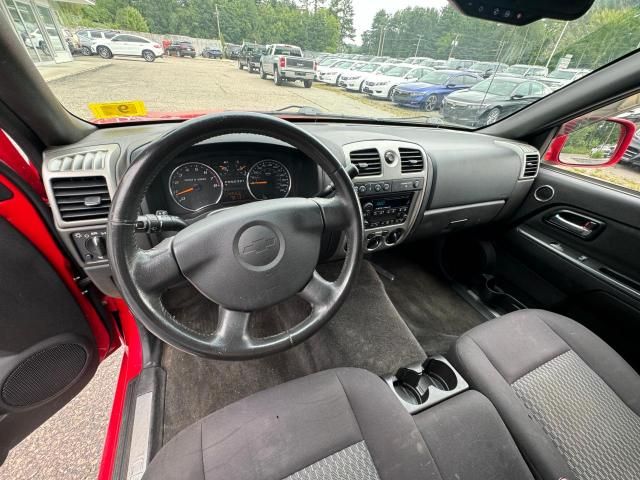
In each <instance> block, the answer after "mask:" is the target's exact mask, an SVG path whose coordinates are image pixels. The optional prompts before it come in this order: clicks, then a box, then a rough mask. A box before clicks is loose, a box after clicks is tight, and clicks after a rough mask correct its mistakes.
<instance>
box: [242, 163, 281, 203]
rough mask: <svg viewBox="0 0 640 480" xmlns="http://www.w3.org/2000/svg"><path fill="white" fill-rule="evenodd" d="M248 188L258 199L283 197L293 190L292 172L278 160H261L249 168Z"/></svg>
mask: <svg viewBox="0 0 640 480" xmlns="http://www.w3.org/2000/svg"><path fill="white" fill-rule="evenodd" d="M247 188H248V189H249V193H250V194H251V196H252V197H253V198H255V199H256V200H268V199H271V198H283V197H286V196H287V195H289V191H290V190H291V174H290V173H289V170H287V167H285V166H284V165H283V164H282V163H280V162H278V161H277V160H270V159H265V160H260V161H259V162H258V163H256V164H255V165H254V166H253V167H251V170H249V174H248V175H247Z"/></svg>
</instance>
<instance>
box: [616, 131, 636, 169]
mask: <svg viewBox="0 0 640 480" xmlns="http://www.w3.org/2000/svg"><path fill="white" fill-rule="evenodd" d="M620 164H621V165H628V166H629V167H631V168H636V169H640V130H639V131H636V133H635V135H634V136H633V138H632V139H631V143H630V144H629V146H628V147H627V149H626V150H625V152H624V154H623V155H622V158H621V159H620Z"/></svg>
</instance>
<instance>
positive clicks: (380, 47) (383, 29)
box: [376, 25, 387, 57]
mask: <svg viewBox="0 0 640 480" xmlns="http://www.w3.org/2000/svg"><path fill="white" fill-rule="evenodd" d="M386 28H387V26H386V25H385V26H384V27H382V29H381V30H380V39H379V40H378V52H377V53H376V56H377V57H379V56H380V50H381V49H382V37H383V36H384V32H385V29H386Z"/></svg>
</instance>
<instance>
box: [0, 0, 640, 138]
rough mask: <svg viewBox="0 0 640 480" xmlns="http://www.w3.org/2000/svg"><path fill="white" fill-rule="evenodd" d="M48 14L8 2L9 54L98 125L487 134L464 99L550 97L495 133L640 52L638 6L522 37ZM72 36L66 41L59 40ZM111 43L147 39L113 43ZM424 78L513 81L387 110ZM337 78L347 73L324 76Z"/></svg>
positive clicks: (299, 0)
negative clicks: (221, 116) (389, 126)
mask: <svg viewBox="0 0 640 480" xmlns="http://www.w3.org/2000/svg"><path fill="white" fill-rule="evenodd" d="M45 3H47V5H48V7H47V8H49V9H51V10H53V12H52V13H53V15H54V18H55V19H56V22H53V23H52V25H51V27H50V26H49V25H48V24H47V25H44V26H43V25H42V24H43V22H42V19H41V18H40V17H37V15H27V14H26V13H25V12H27V10H28V9H21V8H20V7H19V5H22V3H20V2H18V1H17V0H16V1H8V2H5V4H6V5H5V10H6V11H7V17H8V21H9V23H10V25H11V31H12V33H13V35H14V36H15V41H16V42H19V43H20V45H22V47H23V48H24V51H25V52H26V54H27V55H28V56H29V57H30V59H31V60H32V61H33V62H34V63H35V64H36V66H37V68H38V70H39V71H40V72H41V74H42V76H43V78H44V80H45V81H46V82H47V83H48V85H49V87H50V88H51V90H52V91H53V93H54V95H55V96H56V97H57V98H58V99H59V100H60V102H61V103H62V104H63V106H64V107H66V108H67V109H68V110H69V111H71V112H72V113H73V114H74V115H77V116H79V117H81V118H83V119H86V120H88V121H92V122H97V123H108V122H124V121H147V120H149V121H153V120H162V119H181V118H190V117H193V116H197V115H202V114H206V113H210V112H221V111H238V110H240V111H254V112H278V111H280V110H282V111H281V112H278V113H275V114H278V115H326V116H332V115H333V116H339V117H364V118H367V119H373V120H376V121H380V122H382V121H387V120H390V119H394V120H397V121H406V122H412V123H419V124H423V125H424V124H427V123H428V124H433V125H438V126H440V127H443V128H446V127H448V126H456V127H461V128H469V129H475V128H479V127H481V126H483V125H485V123H486V121H485V117H486V113H487V112H486V111H484V110H482V109H480V108H475V106H474V108H471V106H469V105H471V103H472V102H471V101H470V100H467V101H465V100H464V98H465V97H469V96H470V95H471V96H473V95H472V94H473V93H474V92H478V91H486V92H487V94H488V95H492V94H495V95H500V96H504V95H509V94H510V93H512V91H514V90H515V89H516V88H517V85H516V84H515V83H510V82H509V81H508V80H509V79H511V80H518V78H515V77H523V76H524V75H528V76H533V75H535V76H536V79H537V80H540V81H541V82H542V83H543V84H544V85H542V84H539V85H536V86H535V87H534V86H531V87H530V91H529V92H528V93H526V95H525V97H523V98H522V99H521V100H520V101H518V102H512V104H509V105H502V104H500V105H494V107H497V108H499V109H501V111H502V112H508V113H505V114H504V115H501V119H500V121H502V117H506V116H508V115H509V114H511V113H512V112H514V111H516V110H518V109H522V108H528V106H529V105H530V104H531V103H533V102H534V101H536V100H537V98H539V97H540V95H558V96H561V95H562V94H563V92H562V89H563V88H564V86H565V85H566V84H567V83H570V82H572V81H575V80H576V78H578V77H580V76H582V75H583V71H584V72H587V74H588V72H591V71H593V70H596V69H598V68H600V67H603V66H605V65H607V64H609V63H611V62H615V61H616V60H617V59H619V58H621V57H623V56H626V55H627V54H629V53H630V52H632V51H635V50H636V49H637V48H638V47H639V46H640V4H639V2H638V0H595V1H594V3H593V6H592V7H591V9H590V10H589V11H588V12H587V13H586V14H585V15H584V16H583V17H581V18H579V19H577V20H574V21H569V22H567V21H559V20H548V19H543V20H540V21H537V22H534V23H531V24H529V25H526V26H523V27H516V26H512V25H506V24H501V23H497V22H491V21H486V20H481V19H476V18H470V17H465V16H464V15H462V14H461V13H460V12H459V11H458V10H456V9H455V8H454V7H452V6H451V5H449V3H448V1H447V0H402V1H400V2H384V1H383V0H317V1H316V0H314V1H307V0H268V1H265V0H219V1H218V0H216V1H214V2H211V1H210V0H188V1H185V0H162V1H161V2H156V1H148V0H145V1H133V0H117V1H116V0H90V1H89V0H82V1H80V0H78V1H73V2H70V1H52V2H45ZM481 3H482V2H481ZM484 4H485V8H489V7H487V5H488V4H486V2H485V3H484ZM43 5H44V4H43ZM34 8H39V7H34ZM30 11H31V10H29V12H30ZM29 12H27V13H29ZM25 15H26V16H25ZM36 17H37V18H36ZM54 30H55V32H54ZM67 30H68V31H69V32H70V33H71V36H69V35H66V36H65V33H64V32H65V31H67ZM77 32H83V35H80V36H78V35H75V33H77ZM55 33H57V35H56V34H55ZM116 34H119V35H122V36H124V37H126V38H133V37H134V36H135V37H138V38H140V37H142V39H143V40H137V41H132V40H128V41H113V40H111V37H113V36H114V35H116ZM65 39H66V41H65ZM175 45H180V46H181V47H184V46H187V45H191V46H192V47H193V48H192V49H186V48H180V47H178V48H177V47H176V46H175ZM242 45H245V49H244V50H242V51H241V50H240V49H241V46H242ZM261 45H266V46H267V47H265V50H263V51H262V56H261V57H260V58H259V59H257V58H254V56H248V55H247V53H248V52H249V51H250V50H254V51H258V52H259V51H260V50H261V49H262V47H261ZM172 46H173V47H172ZM361 62H370V63H366V64H364V65H359V64H360V63H361ZM405 62H412V63H413V66H408V65H407V63H405ZM380 64H384V65H382V66H379V65H380ZM423 65H428V66H434V67H435V68H441V69H446V72H447V73H444V72H443V71H440V72H438V71H435V72H429V73H427V72H424V71H420V72H418V71H417V72H416V73H417V74H418V73H419V74H423V75H422V77H421V78H420V81H421V82H426V83H432V84H437V85H443V84H445V83H446V82H447V77H449V76H451V75H453V73H455V71H458V72H460V74H461V76H460V77H459V82H460V85H459V87H464V86H467V85H468V86H471V85H472V84H473V82H474V81H475V80H474V76H472V75H465V74H464V72H465V71H468V70H470V69H471V70H474V71H475V72H476V73H478V74H479V75H481V76H483V75H490V74H492V73H493V72H496V71H497V72H502V71H504V72H505V73H507V74H513V75H515V77H514V76H511V77H509V76H505V77H502V78H501V77H500V73H497V75H496V76H495V77H494V78H493V79H492V78H488V79H486V80H483V81H481V82H480V83H477V84H476V85H475V86H472V87H471V91H469V89H466V88H459V87H456V88H452V89H447V91H446V92H443V93H438V96H439V108H434V109H426V108H425V105H423V104H420V105H418V104H415V105H414V104H411V105H408V104H407V105H404V104H402V103H400V102H398V101H395V98H394V95H393V92H394V90H395V88H396V86H397V85H400V84H401V83H403V82H407V81H408V79H407V78H403V77H406V74H407V73H408V72H409V71H410V70H411V68H412V67H413V68H415V67H420V66H423ZM334 66H335V67H336V69H344V70H339V71H337V72H336V75H331V76H325V75H322V76H321V74H323V73H325V72H327V71H329V72H330V71H331V70H327V69H330V68H331V67H334ZM318 67H322V68H320V69H318ZM347 69H350V70H352V71H358V72H362V73H363V75H361V76H360V77H358V80H357V81H346V80H345V79H344V78H342V77H348V78H350V77H353V76H354V75H353V74H351V73H349V75H347V74H346V73H345V70H347ZM547 72H551V73H547ZM365 74H366V75H365ZM383 74H384V75H388V76H390V77H394V78H396V79H397V80H394V81H390V83H389V84H388V85H386V86H384V88H379V89H377V90H376V91H373V90H370V89H368V88H367V85H366V84H363V83H362V82H364V81H365V80H366V79H367V78H368V77H371V76H373V77H375V76H376V75H383ZM414 76H416V75H414ZM546 78H548V79H549V80H548V81H547V80H546ZM390 80H391V79H390ZM412 81H413V80H412ZM376 87H377V86H376ZM516 93H519V91H518V92H516ZM476 96H477V94H476ZM416 98H417V99H418V101H420V100H419V99H420V97H416ZM456 98H460V102H459V104H458V105H459V106H458V107H457V108H455V109H448V108H447V102H446V101H447V99H451V102H452V104H454V103H455V99H456ZM372 99H375V101H373V100H372ZM292 106H296V107H292ZM416 107H418V108H416ZM283 109H284V110H283Z"/></svg>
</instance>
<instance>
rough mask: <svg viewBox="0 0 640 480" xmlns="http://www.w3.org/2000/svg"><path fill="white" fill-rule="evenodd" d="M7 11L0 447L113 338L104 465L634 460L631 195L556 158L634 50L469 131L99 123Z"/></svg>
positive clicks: (636, 288) (0, 217)
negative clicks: (117, 359)
mask: <svg viewBox="0 0 640 480" xmlns="http://www.w3.org/2000/svg"><path fill="white" fill-rule="evenodd" d="M454 3H455V4H456V6H457V7H458V8H459V9H461V11H462V12H463V13H465V14H467V15H471V16H474V17H479V18H482V19H485V20H486V19H487V18H488V19H489V21H490V20H491V18H492V17H491V8H482V9H479V8H478V5H480V4H479V3H478V2H475V1H470V2H467V1H460V0H454ZM591 3H592V1H590V0H572V1H566V2H552V1H524V0H519V1H515V0H514V1H511V0H501V1H500V2H496V4H500V5H499V6H500V8H501V9H503V10H504V9H506V8H511V9H512V10H513V11H514V12H517V14H514V15H513V16H509V17H508V18H505V17H502V18H501V21H503V22H506V23H511V24H514V25H521V26H522V28H526V25H529V24H530V23H531V22H533V21H536V20H538V19H540V18H555V19H561V20H566V21H571V20H573V19H576V18H579V17H580V16H581V15H583V14H584V13H585V12H586V11H587V10H588V9H589V7H590V6H591ZM496 8H497V7H496ZM5 22H6V21H5V20H4V19H3V17H0V45H2V48H1V49H0V62H1V63H2V65H5V66H9V67H7V68H3V74H2V76H3V79H2V81H1V82H0V128H1V129H2V132H1V133H2V135H1V136H0V154H1V155H0V159H1V161H0V231H1V233H0V275H1V280H0V284H1V287H0V319H2V327H0V328H1V331H2V335H0V431H1V432H2V434H1V435H0V459H2V458H4V457H6V455H7V453H8V451H9V450H10V449H11V448H12V447H14V446H15V445H17V444H18V443H19V442H20V441H21V440H23V439H24V438H25V437H26V436H27V435H28V434H29V433H30V432H32V431H33V430H35V429H36V428H37V427H38V425H40V424H42V423H43V422H44V421H46V419H47V418H49V417H50V416H51V415H53V413H55V412H56V411H58V410H59V409H60V408H62V407H63V406H64V405H65V404H66V403H68V401H69V400H70V399H71V398H73V397H74V396H75V395H76V394H77V393H78V392H79V391H81V390H82V388H83V387H84V386H85V385H86V384H87V383H88V382H89V381H90V379H91V377H92V375H93V374H94V372H95V370H96V368H97V367H98V365H99V363H100V361H101V360H103V359H104V358H106V357H107V356H108V355H109V354H111V353H112V352H113V351H114V350H115V349H117V348H118V347H120V348H123V349H125V354H124V359H123V366H122V370H121V373H120V378H119V379H118V388H117V393H116V399H115V400H114V406H113V410H112V414H111V419H110V424H109V430H108V436H107V441H106V443H105V450H104V453H103V459H102V466H101V471H100V478H104V479H107V478H109V479H111V478H117V479H120V478H123V479H124V478H126V479H133V478H144V479H155V478H163V479H174V478H175V479H202V480H204V479H214V478H215V479H243V480H245V479H255V480H258V479H260V480H266V479H274V480H276V479H278V480H280V479H324V480H329V479H331V480H334V479H336V480H337V479H354V480H374V479H382V480H387V479H417V478H421V479H438V480H449V479H451V480H454V479H465V480H467V479H477V480H483V479H486V480H488V479H492V480H496V479H504V480H507V479H548V480H559V479H565V480H570V479H576V480H596V479H599V480H602V479H612V480H613V479H616V480H622V479H627V480H632V479H637V478H640V455H639V454H638V453H639V452H640V377H639V376H638V373H637V372H638V369H639V368H640V354H639V350H638V348H637V342H638V339H639V338H640V274H639V273H638V272H640V255H639V254H638V245H640V197H639V196H638V194H637V192H635V193H633V192H631V191H627V190H624V189H621V188H617V187H614V186H612V185H611V184H607V183H605V182H602V181H599V180H597V179H594V178H591V177H586V176H580V175H576V174H574V173H572V172H571V171H569V170H567V169H565V168H563V167H562V165H560V162H559V161H558V160H557V155H556V154H557V151H558V150H559V149H562V146H563V145H564V143H563V142H565V143H566V142H567V135H569V136H570V135H571V131H572V129H573V128H575V122H576V121H578V120H580V121H582V120H583V119H585V118H587V119H592V118H595V117H597V118H598V121H600V120H601V121H605V122H609V117H611V116H613V113H614V112H621V111H624V110H625V109H626V110H628V108H629V105H632V106H638V105H639V104H640V102H639V101H638V98H639V97H638V93H639V92H640V77H639V76H638V71H639V69H640V53H639V52H638V51H637V50H635V51H632V52H630V53H629V54H627V55H626V56H623V57H621V58H618V59H615V60H613V61H612V62H611V63H609V64H608V65H607V66H605V67H602V68H601V69H599V70H596V71H594V72H593V73H591V74H589V75H587V76H585V77H583V78H580V79H579V80H577V81H575V82H574V83H571V84H569V85H567V86H565V87H564V88H562V89H560V90H558V91H556V92H554V93H552V94H550V95H548V96H546V97H544V98H541V99H540V100H538V101H536V102H535V103H533V104H531V105H529V106H528V107H526V108H524V109H522V110H520V111H518V112H516V113H514V114H513V115H511V116H509V117H507V118H505V119H502V120H501V121H498V122H496V123H494V124H491V125H488V126H485V127H482V128H480V129H478V130H475V131H469V130H465V129H460V128H444V127H441V126H438V125H410V124H407V123H402V122H394V121H380V120H376V119H370V120H364V119H349V118H341V117H339V116H336V117H329V116H327V117H321V116H317V115H316V116H305V115H298V114H296V113H292V112H291V111H283V112H279V113H259V112H219V113H212V114H209V115H202V116H195V118H192V119H189V120H184V121H183V120H162V119H155V120H154V121H140V122H122V123H113V124H102V125H96V124H92V123H89V122H87V121H85V120H83V119H80V118H78V117H76V116H74V115H72V114H71V113H69V112H68V111H67V110H66V109H65V108H64V107H63V106H62V105H61V104H60V102H59V101H58V100H57V99H56V97H55V96H54V95H53V94H52V92H51V90H50V89H49V87H48V86H47V85H46V84H45V83H44V81H43V80H42V78H41V77H40V76H39V74H38V72H37V70H36V68H35V67H34V66H33V64H32V62H31V60H30V59H29V58H28V56H27V55H26V53H25V52H24V49H23V47H22V46H21V45H19V44H18V42H17V41H16V39H15V38H14V37H13V36H12V34H11V33H10V32H9V30H10V29H9V28H6V27H7V25H4V23H5ZM572 122H574V123H572ZM609 123H611V122H609ZM613 123H615V126H616V128H619V129H620V132H621V133H620V138H619V140H617V141H618V143H617V144H616V145H615V148H612V151H613V153H612V160H611V161H612V162H614V163H615V162H616V161H618V160H620V158H622V156H623V154H624V152H625V151H626V148H627V147H628V146H629V144H630V142H631V141H632V137H633V135H634V133H635V127H634V125H633V124H632V123H630V122H628V121H613ZM614 143H615V142H614ZM267 177H268V180H265V178H267ZM167 187H168V188H167Z"/></svg>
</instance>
